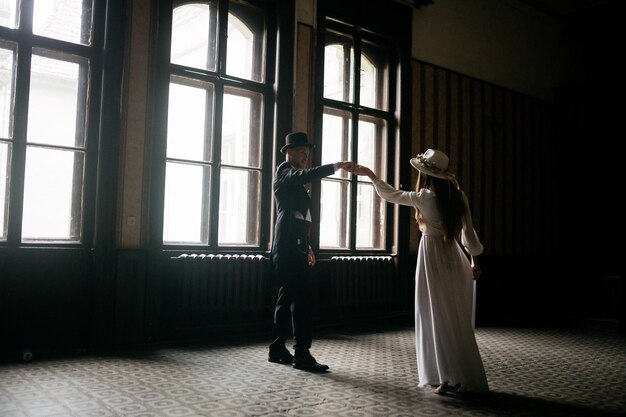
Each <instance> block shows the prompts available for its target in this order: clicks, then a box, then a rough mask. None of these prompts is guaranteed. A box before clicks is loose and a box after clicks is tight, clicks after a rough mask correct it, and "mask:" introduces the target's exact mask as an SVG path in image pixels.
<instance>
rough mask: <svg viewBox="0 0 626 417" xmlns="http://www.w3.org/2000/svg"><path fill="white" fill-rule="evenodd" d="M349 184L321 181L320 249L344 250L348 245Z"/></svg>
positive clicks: (345, 182)
mask: <svg viewBox="0 0 626 417" xmlns="http://www.w3.org/2000/svg"><path fill="white" fill-rule="evenodd" d="M349 195H350V183H349V182H347V181H330V180H322V191H321V196H320V247H321V248H325V249H330V248H338V249H346V248H348V244H349V230H348V224H349V223H348V216H349V215H350V199H349Z"/></svg>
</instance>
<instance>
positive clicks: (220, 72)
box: [149, 0, 277, 253]
mask: <svg viewBox="0 0 626 417" xmlns="http://www.w3.org/2000/svg"><path fill="white" fill-rule="evenodd" d="M202 2H205V3H206V2H208V1H202V0H197V1H180V0H162V1H161V2H160V6H159V17H158V20H159V24H158V27H159V28H160V31H159V33H158V34H157V37H158V41H157V57H156V62H155V64H156V65H155V67H156V75H155V84H154V85H155V87H154V91H155V101H154V103H155V107H154V111H153V120H154V124H153V126H154V130H153V132H154V135H153V137H154V139H155V140H154V142H153V153H152V164H153V169H152V193H151V204H150V206H151V209H150V218H151V222H150V224H151V227H150V230H149V246H150V247H151V248H152V249H153V250H156V251H159V252H160V251H163V252H167V253H182V252H189V251H193V252H210V253H218V252H220V253H229V252H233V253H242V252H245V253H266V252H267V250H268V244H269V243H268V242H269V238H270V232H271V230H270V229H271V219H270V213H271V204H272V203H273V201H272V199H271V198H268V197H267V196H268V195H270V194H271V193H270V191H271V177H272V174H273V172H272V167H273V160H272V156H273V149H274V125H275V123H274V122H273V119H274V109H275V106H276V101H277V94H276V92H275V89H276V85H275V84H276V80H275V73H276V69H275V66H276V63H275V62H276V52H277V51H276V49H277V48H276V39H277V35H276V33H277V29H276V26H277V23H276V22H277V19H276V18H275V16H274V13H276V9H277V6H276V4H275V2H274V1H262V0H260V1H256V0H248V1H246V2H245V3H248V4H250V5H252V6H254V7H257V8H261V9H265V10H266V12H267V13H266V14H265V28H266V29H265V33H264V41H265V50H264V51H263V52H264V53H265V57H264V59H263V80H262V81H251V80H246V79H242V78H238V77H235V76H232V75H228V74H226V48H225V47H224V45H225V42H226V33H227V25H228V19H227V18H226V19H224V18H221V17H220V16H228V12H229V11H232V12H233V14H234V15H235V16H237V17H238V18H240V19H241V20H246V19H245V15H246V13H247V12H246V8H245V7H244V8H242V7H240V6H239V5H237V4H236V3H231V4H230V6H229V0H215V2H216V3H217V10H218V18H217V21H218V33H217V38H218V45H217V56H218V62H217V69H216V71H207V70H199V69H197V68H193V69H191V68H187V67H184V66H181V65H177V64H172V63H170V40H171V31H172V14H173V10H174V8H175V7H178V6H181V5H184V4H190V3H202ZM233 4H234V6H233ZM229 7H230V8H229ZM260 49H263V48H260ZM260 49H259V46H258V45H255V50H257V51H259V50H260ZM171 75H176V76H180V77H184V78H186V77H188V76H190V75H192V76H193V77H194V78H196V79H198V80H200V81H205V82H208V83H211V84H213V85H214V94H215V100H214V105H215V107H216V109H215V112H214V113H213V115H214V119H213V123H212V136H213V139H212V141H213V148H212V161H211V162H210V163H209V165H211V174H210V176H211V188H210V191H209V192H210V193H211V198H210V200H209V204H210V208H209V213H211V214H209V219H208V221H209V222H210V224H209V225H208V230H209V235H208V243H207V244H190V243H181V244H177V243H174V244H171V243H169V242H167V243H166V242H164V241H163V226H164V224H163V220H164V196H165V165H166V160H167V158H166V146H167V114H168V113H167V102H168V96H169V94H168V87H167V85H168V83H169V77H170V76H171ZM229 88H234V89H237V90H248V91H250V92H251V93H260V94H261V95H262V97H263V99H262V103H261V106H262V109H263V112H264V117H263V119H262V120H261V121H259V123H260V130H259V131H260V134H261V146H262V151H261V164H260V166H259V167H258V168H254V169H252V168H244V169H246V170H253V171H259V172H261V183H260V187H261V191H260V199H261V201H260V213H261V215H260V218H261V224H260V226H259V242H258V245H230V244H229V245H224V244H222V246H220V245H219V244H218V236H219V229H218V223H219V218H218V216H217V215H215V213H218V211H219V187H220V171H221V168H222V167H225V168H231V167H232V168H234V169H242V167H239V166H236V165H232V164H225V163H224V164H223V165H222V163H221V162H220V161H218V160H217V158H218V155H220V154H221V130H222V129H221V127H222V126H221V122H222V110H221V109H222V101H223V97H224V90H225V89H226V90H227V89H229ZM264 213H267V215H264Z"/></svg>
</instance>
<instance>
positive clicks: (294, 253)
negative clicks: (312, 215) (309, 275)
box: [271, 161, 335, 266]
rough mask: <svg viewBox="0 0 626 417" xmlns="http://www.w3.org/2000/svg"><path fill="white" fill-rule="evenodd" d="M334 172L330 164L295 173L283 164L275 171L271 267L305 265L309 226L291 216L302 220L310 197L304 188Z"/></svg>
mask: <svg viewBox="0 0 626 417" xmlns="http://www.w3.org/2000/svg"><path fill="white" fill-rule="evenodd" d="M334 172H335V170H334V168H333V165H332V164H328V165H322V166H318V167H314V168H309V169H296V168H294V167H292V166H291V164H289V163H288V162H287V161H285V162H283V163H282V164H280V165H279V166H278V168H277V169H276V175H275V176H274V186H273V188H274V199H275V202H276V227H275V228H274V239H273V241H272V254H271V259H272V262H273V263H274V265H275V266H279V265H282V266H290V265H294V266H295V265H302V264H303V263H304V265H306V262H307V259H308V258H307V254H308V249H309V222H307V221H303V220H298V219H296V218H295V216H294V214H295V212H296V211H299V212H300V213H301V214H302V215H303V216H306V214H307V212H308V211H309V210H310V209H311V197H310V196H309V193H308V191H307V190H306V188H305V187H304V185H305V184H306V183H309V182H311V181H313V180H317V179H320V178H323V177H327V176H329V175H332V174H333V173H334Z"/></svg>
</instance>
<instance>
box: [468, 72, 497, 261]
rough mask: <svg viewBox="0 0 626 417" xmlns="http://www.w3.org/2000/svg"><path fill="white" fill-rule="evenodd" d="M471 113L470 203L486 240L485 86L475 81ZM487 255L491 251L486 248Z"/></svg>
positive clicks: (470, 103)
mask: <svg viewBox="0 0 626 417" xmlns="http://www.w3.org/2000/svg"><path fill="white" fill-rule="evenodd" d="M468 84H469V86H468V91H469V92H470V97H469V106H470V107H469V112H470V115H469V117H470V126H469V129H470V134H471V138H472V168H471V171H470V172H471V184H472V186H471V195H470V196H468V197H469V201H470V203H471V206H472V207H471V209H472V217H473V219H474V223H475V227H476V231H477V232H478V233H479V236H480V239H481V240H482V241H483V244H484V243H485V242H484V240H485V238H486V236H487V233H486V229H485V223H486V222H485V221H483V219H484V218H485V216H484V214H485V210H484V207H485V205H484V202H485V193H484V190H485V158H484V155H485V147H484V140H483V132H484V118H485V116H484V112H483V110H484V107H483V103H484V95H483V91H484V89H483V85H482V83H479V82H477V81H475V80H471V81H469V82H468ZM485 250H486V252H487V253H490V252H491V249H487V248H485Z"/></svg>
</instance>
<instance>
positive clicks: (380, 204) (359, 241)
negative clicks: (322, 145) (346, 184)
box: [356, 116, 386, 249]
mask: <svg viewBox="0 0 626 417" xmlns="http://www.w3.org/2000/svg"><path fill="white" fill-rule="evenodd" d="M385 126H386V122H385V121H384V120H382V119H378V118H375V117H372V116H361V118H360V120H359V142H358V144H357V149H358V150H357V161H358V163H359V164H360V165H364V166H367V167H369V168H370V169H371V170H372V171H374V172H375V173H377V174H378V175H381V176H384V172H385V162H384V161H385V160H386V155H385V152H384V150H385V147H384V146H383V139H382V138H384V137H386V128H385ZM358 180H359V183H358V186H357V213H356V216H357V219H356V225H357V229H356V248H357V249H383V248H384V243H385V242H384V232H385V203H384V201H383V200H382V199H381V198H380V197H379V196H378V194H377V193H376V192H375V190H374V186H373V185H372V183H371V180H370V179H369V177H366V176H360V177H358Z"/></svg>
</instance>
